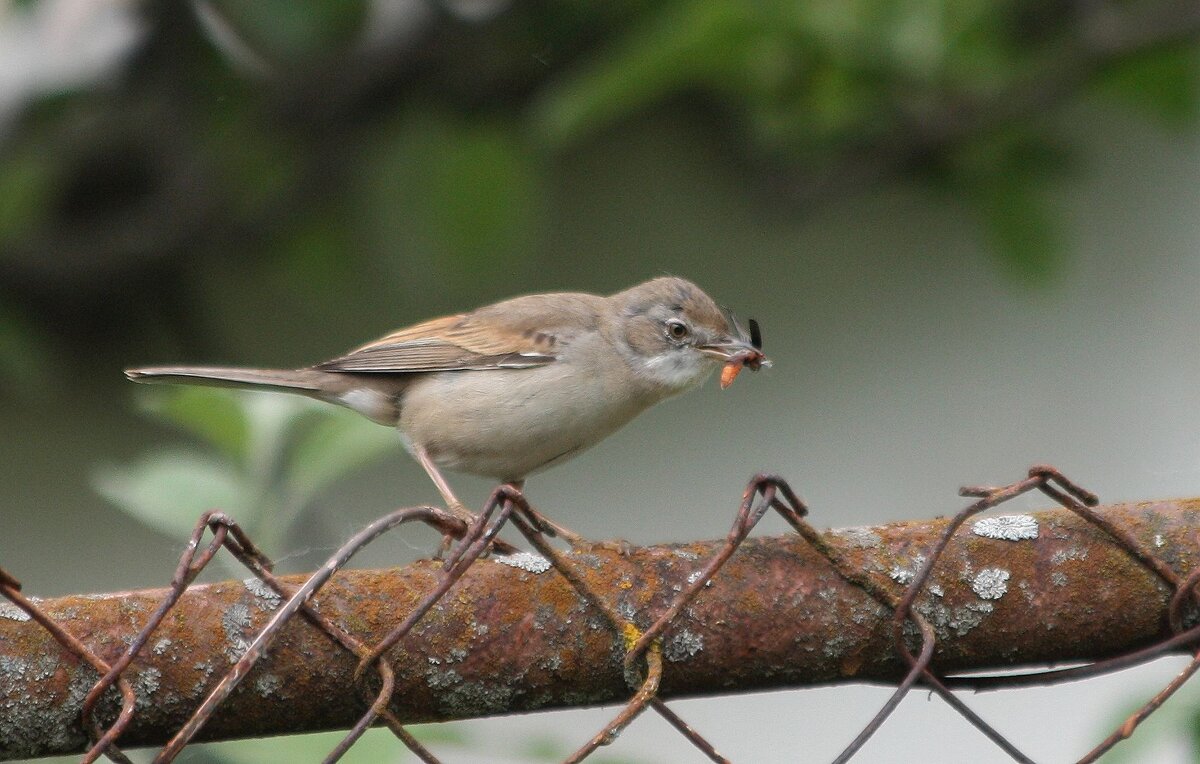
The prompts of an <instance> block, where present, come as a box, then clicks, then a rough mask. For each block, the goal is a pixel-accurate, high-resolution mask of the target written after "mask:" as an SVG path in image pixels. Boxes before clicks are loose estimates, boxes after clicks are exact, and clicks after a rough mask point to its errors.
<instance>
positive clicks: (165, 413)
mask: <svg viewBox="0 0 1200 764" xmlns="http://www.w3.org/2000/svg"><path fill="white" fill-rule="evenodd" d="M242 400H243V399H242V398H241V397H240V396H239V395H238V394H237V393H235V392H233V391H230V390H218V389H214V388H208V387H177V388H172V389H169V390H166V389H164V390H153V391H148V392H147V394H146V395H145V396H143V397H142V406H143V408H144V409H145V410H146V411H147V412H149V413H152V414H154V415H156V416H159V417H162V418H163V419H165V420H167V421H169V422H171V423H173V424H176V425H178V426H180V427H182V428H183V429H184V430H186V431H188V432H190V433H192V434H193V435H196V436H198V437H199V438H200V439H202V440H203V441H204V442H205V443H208V444H209V445H211V446H213V447H214V448H216V449H217V450H218V451H220V452H221V453H222V454H224V455H225V456H227V457H229V458H230V459H232V460H233V461H235V462H239V463H240V462H241V461H243V460H244V459H245V458H246V449H247V448H248V446H249V440H250V432H249V423H248V421H247V415H246V411H245V407H244V405H243V403H242Z"/></svg>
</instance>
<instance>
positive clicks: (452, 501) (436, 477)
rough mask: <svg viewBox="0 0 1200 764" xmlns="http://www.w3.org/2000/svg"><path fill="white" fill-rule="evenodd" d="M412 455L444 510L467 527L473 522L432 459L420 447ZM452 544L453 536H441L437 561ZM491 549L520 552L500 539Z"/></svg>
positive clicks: (472, 518) (494, 542)
mask: <svg viewBox="0 0 1200 764" xmlns="http://www.w3.org/2000/svg"><path fill="white" fill-rule="evenodd" d="M412 451H413V455H414V456H415V457H416V458H417V462H418V463H419V464H420V465H421V467H422V468H424V470H425V474H427V475H429V479H430V480H432V481H433V484H434V485H435V486H437V489H438V493H440V494H441V495H442V500H443V501H445V502H446V509H447V510H449V512H450V514H452V515H454V516H455V517H457V518H458V519H459V520H462V521H463V522H464V523H466V524H467V525H470V524H471V523H473V522H475V519H476V515H475V513H474V512H472V511H471V510H469V509H467V507H466V505H465V504H463V503H462V502H461V501H459V500H458V497H457V496H455V495H454V491H452V490H451V489H450V484H449V483H447V482H446V478H444V477H442V473H441V472H440V471H439V470H438V468H437V465H436V464H434V463H433V459H430V458H429V454H428V453H427V452H426V451H425V449H424V448H422V447H421V446H417V445H414V446H413V449H412ZM453 544H454V537H453V536H449V535H447V536H442V545H441V547H439V548H438V553H437V559H439V560H440V559H441V558H442V557H444V556H445V554H446V552H447V551H449V550H450V547H451V546H452V545H453ZM492 549H494V550H495V551H497V552H499V553H501V554H512V553H514V552H517V551H520V550H518V549H517V548H516V547H515V546H513V545H512V544H509V543H508V542H506V541H501V540H500V539H495V540H494V541H492Z"/></svg>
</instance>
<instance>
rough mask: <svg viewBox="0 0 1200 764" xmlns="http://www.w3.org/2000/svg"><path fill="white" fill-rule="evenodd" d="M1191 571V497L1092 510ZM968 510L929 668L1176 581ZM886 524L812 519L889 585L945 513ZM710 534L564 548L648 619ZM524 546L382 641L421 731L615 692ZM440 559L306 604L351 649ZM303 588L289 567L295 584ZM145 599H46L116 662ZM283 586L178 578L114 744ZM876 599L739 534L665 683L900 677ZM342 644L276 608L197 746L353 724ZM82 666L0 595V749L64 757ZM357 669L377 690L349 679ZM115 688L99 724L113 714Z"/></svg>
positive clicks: (611, 649) (1062, 651)
mask: <svg viewBox="0 0 1200 764" xmlns="http://www.w3.org/2000/svg"><path fill="white" fill-rule="evenodd" d="M1097 511H1098V512H1101V513H1103V514H1105V515H1106V516H1108V517H1109V518H1111V519H1112V520H1113V522H1114V523H1116V524H1117V525H1119V526H1121V527H1124V528H1127V529H1129V531H1130V532H1131V533H1132V534H1133V535H1134V536H1136V537H1138V538H1139V539H1141V541H1142V542H1143V544H1144V545H1145V547H1146V548H1148V549H1151V550H1154V552H1155V553H1156V555H1157V556H1158V557H1159V559H1161V560H1163V561H1164V562H1166V563H1167V564H1168V565H1170V566H1171V567H1173V568H1174V569H1175V570H1177V571H1179V573H1180V575H1181V576H1185V575H1187V573H1188V572H1189V570H1190V569H1191V567H1192V566H1194V565H1195V564H1196V562H1197V561H1198V560H1200V538H1197V534H1196V533H1195V531H1194V529H1195V528H1196V527H1198V526H1200V499H1189V500H1181V501H1169V502H1158V503H1144V504H1129V505H1115V506H1109V507H1102V508H1099V509H1098V510H1097ZM1007 517H1008V518H1009V519H996V518H985V519H984V520H982V521H977V523H975V524H968V526H967V528H965V529H964V531H963V532H962V533H961V534H960V535H959V536H958V537H957V538H956V539H955V541H954V542H953V543H951V545H950V546H949V547H948V549H947V550H946V553H945V555H944V557H943V558H942V560H941V561H940V563H939V564H938V566H937V568H936V569H935V571H934V574H933V576H932V579H931V581H930V584H929V586H928V587H927V588H926V591H925V592H924V593H923V594H922V595H921V596H920V597H919V598H918V600H917V610H918V612H920V613H921V614H922V615H923V616H924V617H925V618H926V619H927V620H928V621H929V622H930V623H931V624H932V626H933V627H934V629H935V631H936V633H937V637H938V641H937V654H936V657H935V659H934V664H933V665H934V668H935V669H936V670H937V671H938V672H941V673H944V672H950V671H956V670H966V669H970V670H981V669H988V668H994V667H1009V666H1014V665H1030V664H1042V663H1047V662H1060V661H1080V660H1092V659H1097V658H1102V657H1106V656H1111V655H1113V654H1116V653H1120V652H1124V651H1128V650H1131V649H1134V648H1137V647H1141V646H1145V645H1147V644H1149V643H1151V642H1152V641H1154V640H1156V639H1159V638H1162V637H1164V636H1166V635H1167V634H1168V633H1169V631H1168V628H1167V618H1166V612H1167V607H1168V602H1169V599H1170V596H1171V592H1170V591H1169V590H1168V587H1167V586H1166V585H1164V584H1163V583H1162V581H1161V579H1160V578H1158V577H1157V576H1155V575H1154V574H1153V573H1152V572H1150V571H1149V570H1147V569H1146V568H1145V567H1143V566H1142V565H1141V564H1140V563H1139V562H1137V561H1136V560H1135V559H1133V558H1132V556H1131V555H1130V554H1129V552H1127V551H1126V550H1124V549H1122V548H1120V547H1119V546H1117V545H1116V543H1114V542H1113V541H1112V539H1110V538H1109V537H1108V536H1107V535H1106V534H1104V533H1103V532H1101V531H1099V530H1097V529H1096V528H1095V527H1094V526H1092V525H1090V524H1088V523H1087V522H1085V521H1084V520H1082V519H1080V518H1079V517H1078V516H1076V515H1074V514H1072V513H1070V512H1067V511H1065V510H1053V511H1045V512H1037V513H1031V514H1024V515H1019V516H1007ZM944 523H945V521H944V520H934V521H929V522H905V523H896V524H892V525H886V526H877V527H870V528H852V529H844V530H838V531H830V532H829V533H828V536H827V537H828V540H829V542H830V543H831V544H832V545H834V546H836V547H838V548H840V549H841V550H843V551H844V553H845V555H846V557H845V559H846V560H847V561H849V562H851V563H852V564H853V565H854V566H855V567H856V568H857V569H859V570H862V571H863V572H865V573H866V574H867V575H869V576H870V577H872V578H873V579H877V580H878V581H879V583H880V585H881V586H887V587H894V588H895V591H896V594H897V596H899V595H900V594H901V593H902V591H903V588H904V585H905V583H907V581H908V580H909V579H910V577H911V575H912V573H913V571H914V570H916V568H917V567H918V566H919V564H920V562H921V561H922V560H923V554H924V552H925V551H926V550H928V549H929V548H930V547H931V546H932V545H933V543H934V541H935V539H936V538H937V535H938V534H939V533H940V532H941V529H942V528H943V527H944ZM716 548H717V543H716V542H695V543H689V544H679V545H671V546H654V547H644V548H636V549H634V550H632V552H631V553H630V554H629V555H627V556H622V555H621V554H618V553H617V552H615V551H611V550H608V549H606V548H603V547H597V548H596V549H595V550H593V551H592V552H590V553H573V554H571V555H568V559H569V560H570V561H571V562H572V563H573V564H574V565H576V566H577V567H578V570H579V571H580V572H581V574H582V576H583V577H584V578H585V579H586V581H587V582H588V584H589V586H590V587H591V588H592V589H594V590H595V591H596V592H600V593H603V594H604V596H606V597H607V598H608V599H609V602H610V603H611V604H612V606H613V607H614V608H615V610H616V611H617V612H620V613H622V614H627V615H628V616H629V617H631V618H632V620H633V621H635V622H636V623H639V624H642V625H643V626H644V625H648V624H649V623H651V622H652V621H653V620H654V618H655V617H656V615H658V614H660V613H661V612H663V611H664V610H665V609H666V608H667V607H668V606H669V604H670V602H671V600H672V598H673V597H675V596H676V595H677V593H678V592H679V591H680V590H681V589H682V588H683V587H685V586H686V585H687V583H688V578H689V576H691V575H692V574H694V573H695V572H696V571H698V570H700V569H701V567H702V566H703V565H704V562H705V560H706V559H707V557H708V556H709V555H711V554H712V553H713V551H714V550H715V549H716ZM539 562H540V558H536V557H533V556H522V557H518V558H500V557H492V558H490V559H483V560H480V561H478V562H476V563H475V564H474V565H473V566H472V567H471V569H470V570H469V571H468V572H467V574H466V575H465V576H464V577H463V579H462V580H461V581H460V582H459V583H458V584H457V585H456V586H455V587H454V588H453V589H452V590H451V591H450V593H449V595H448V596H447V597H446V598H445V599H443V600H442V601H441V603H440V604H439V605H438V606H437V607H436V608H435V609H434V610H433V611H432V612H430V613H429V614H428V615H427V616H426V617H425V619H423V620H422V621H421V622H420V623H419V624H418V625H417V626H416V628H415V629H414V630H413V631H412V633H410V634H409V635H408V636H406V637H405V638H404V640H403V641H402V642H401V643H400V644H399V645H398V647H397V648H395V649H394V650H392V651H391V653H390V654H389V658H390V660H391V662H392V665H393V667H394V670H395V676H396V692H395V694H394V696H393V701H392V709H393V711H394V712H395V714H396V715H397V717H398V718H399V719H400V720H401V721H413V722H417V721H435V720H451V719H463V718H468V717H477V716H486V715H491V714H503V713H510V712H514V711H530V710H535V709H542V708H561V707H568V706H578V705H584V704H597V703H606V702H613V703H615V702H623V701H625V700H626V699H627V698H628V696H629V694H630V690H629V688H628V686H627V685H626V680H625V677H624V675H623V673H622V659H623V657H624V642H623V641H622V639H620V638H618V637H617V636H616V635H614V634H613V632H612V630H611V628H610V627H609V625H608V622H607V621H606V620H605V619H604V618H603V617H601V616H600V614H599V613H597V612H596V611H595V610H594V609H593V608H592V607H591V606H589V605H587V604H586V603H584V602H583V601H582V600H581V599H580V598H579V597H578V596H577V595H576V593H575V591H574V590H573V589H572V588H571V587H570V586H569V585H568V584H567V583H566V581H564V579H563V578H562V577H561V576H560V575H559V574H558V573H556V572H555V570H554V569H553V568H548V567H546V566H544V565H540V564H538V563H539ZM439 571H440V568H439V566H438V564H436V563H433V562H418V563H416V564H413V565H410V566H407V567H405V568H400V569H394V570H363V571H347V572H343V573H338V574H337V575H336V576H335V578H334V579H333V581H332V582H331V583H329V584H328V585H327V586H326V587H325V588H324V589H322V590H321V591H320V593H319V594H318V595H317V596H316V598H315V599H314V602H315V603H316V606H317V608H318V610H319V612H320V613H321V614H322V615H324V616H326V617H328V618H330V619H331V620H332V621H334V622H335V623H337V624H340V625H341V626H342V627H343V628H344V629H345V630H346V631H348V632H350V633H351V634H354V635H355V636H357V637H358V638H359V639H361V640H362V641H363V642H364V643H367V644H372V643H374V642H377V641H378V640H380V639H381V638H382V637H383V636H384V635H385V634H387V633H388V631H389V630H390V629H391V628H392V627H393V626H394V625H396V624H397V623H398V622H400V621H401V620H403V618H404V616H405V614H406V613H407V612H408V611H409V610H410V609H411V608H412V607H413V605H414V603H415V602H417V600H418V599H419V598H420V597H421V595H422V594H423V593H424V592H426V591H428V590H430V589H431V588H432V587H434V586H435V584H436V581H437V578H438V576H439ZM287 580H288V581H290V582H291V583H292V584H294V585H296V584H299V583H300V582H301V581H302V580H303V577H290V578H288V579H287ZM163 596H164V590H144V591H135V592H122V593H118V594H106V595H81V596H71V597H62V598H58V599H55V600H47V601H44V602H42V603H41V607H42V608H43V609H44V610H45V611H47V612H48V613H49V614H50V615H51V616H52V617H53V618H54V619H55V620H56V621H57V622H58V623H60V624H61V625H63V626H64V627H65V628H66V629H67V630H68V631H70V632H71V633H73V634H75V635H76V636H78V637H79V638H80V639H81V640H83V641H84V642H85V643H86V644H88V645H89V646H90V647H91V648H92V650H93V651H94V652H95V653H96V654H97V655H99V656H100V657H101V658H103V659H105V660H107V661H110V662H111V661H113V660H115V659H116V657H117V656H118V655H119V654H120V652H121V651H122V650H123V649H124V648H125V646H126V644H127V642H128V640H129V638H130V636H131V635H133V634H134V633H136V631H137V630H138V629H140V628H141V626H142V625H143V624H144V623H145V621H146V619H147V617H148V615H149V613H151V612H152V611H153V610H154V608H155V607H156V605H157V604H158V602H159V600H160V599H161V598H162V597H163ZM279 604H280V598H279V597H278V596H276V595H275V594H274V593H273V592H271V591H270V590H269V589H267V588H266V587H265V586H264V585H263V584H261V583H260V582H258V581H257V580H256V579H250V580H249V581H247V582H241V581H232V582H226V583H220V584H212V585H197V586H194V587H192V588H191V589H189V590H188V591H187V592H186V593H185V594H184V595H183V597H182V599H181V600H180V602H179V604H178V605H177V606H176V608H175V609H173V610H172V611H171V612H170V614H169V615H168V617H167V619H166V620H165V621H164V622H163V624H162V625H161V626H160V628H159V629H158V631H156V632H155V634H154V635H153V636H152V638H151V639H150V641H149V643H148V644H147V647H146V649H145V651H144V653H143V654H142V655H140V656H139V657H138V658H137V659H136V660H135V661H134V663H133V664H132V666H131V667H130V669H129V671H128V672H127V673H126V677H127V678H129V679H130V680H131V681H132V683H133V686H134V688H135V690H136V692H137V695H138V703H137V712H136V715H135V718H134V720H133V723H132V724H131V726H130V727H129V728H128V730H127V731H126V732H125V733H124V734H123V735H122V736H121V739H120V741H119V742H120V744H121V745H123V746H136V745H139V744H161V743H163V742H165V741H166V740H167V739H168V738H169V737H170V736H171V734H173V732H174V731H175V730H176V729H178V727H179V726H180V725H181V724H182V723H183V721H184V720H185V719H186V718H187V717H188V715H189V714H190V713H191V712H192V710H194V709H195V707H196V706H197V705H198V704H199V703H200V702H201V701H202V700H203V698H204V697H205V696H206V694H207V693H208V692H209V691H210V690H211V689H212V687H213V686H214V685H215V683H216V682H217V681H218V680H219V679H220V677H221V675H222V674H223V673H224V672H225V671H226V670H228V669H229V667H230V666H231V665H232V663H233V662H234V661H236V659H237V658H238V657H239V656H240V654H241V653H242V651H243V650H244V648H245V647H246V645H247V644H248V642H249V641H250V640H251V639H253V637H254V635H255V634H256V633H257V632H258V631H259V630H260V629H262V628H263V626H264V625H265V624H266V622H267V620H268V619H269V618H270V617H271V615H272V613H273V611H274V610H275V609H276V608H278V606H279ZM890 616H891V613H890V612H888V611H887V610H886V609H885V608H884V607H883V606H881V605H880V604H879V603H878V602H877V601H876V600H875V599H873V598H872V597H871V596H869V595H868V594H866V593H865V592H864V591H862V589H860V588H859V587H857V586H856V585H854V584H851V583H849V582H847V581H846V580H845V579H843V578H842V577H841V576H840V575H838V574H837V573H836V572H835V571H834V570H833V568H832V567H831V565H830V563H829V562H828V561H827V560H826V559H825V558H824V557H822V556H821V555H820V554H818V553H816V552H815V551H814V550H813V549H812V548H811V547H809V546H808V545H806V544H805V543H804V542H803V541H802V540H801V539H800V538H799V537H797V536H784V537H777V538H761V539H751V540H749V541H747V542H746V543H745V544H744V545H743V546H742V547H741V548H740V549H739V550H738V551H737V553H736V554H735V555H734V556H733V558H732V559H731V560H730V561H729V563H728V564H727V565H726V566H725V567H724V568H722V569H721V571H720V572H719V574H718V575H717V577H716V579H715V580H714V581H713V583H712V585H711V587H709V588H707V589H706V590H704V591H703V592H702V593H701V594H700V596H699V597H698V598H697V599H696V600H695V602H694V603H693V604H691V605H690V606H689V607H687V608H686V609H685V610H684V611H683V612H682V613H681V614H680V615H679V617H678V618H677V619H675V621H674V622H673V623H672V626H671V627H670V628H669V629H668V630H667V632H666V633H665V635H664V637H663V656H664V658H665V665H666V669H665V672H664V675H663V679H662V686H661V695H662V697H664V698H667V699H669V698H671V697H673V696H680V695H690V696H695V695H705V694H717V693H722V694H727V693H730V692H739V691H750V690H757V689H764V688H786V687H804V686H810V685H816V684H831V683H840V682H862V681H877V682H888V681H895V680H897V679H898V678H899V677H901V676H903V674H904V671H905V667H904V666H903V665H902V663H901V661H900V659H899V658H898V657H897V652H896V650H895V649H894V647H893V645H892V643H891V630H890V624H889V619H890ZM357 663H358V658H357V657H356V656H354V655H352V654H350V653H349V652H347V651H346V650H345V649H344V648H342V647H340V646H339V645H338V644H337V643H335V642H334V641H333V640H332V639H331V638H330V637H329V636H327V635H326V634H325V633H324V632H322V631H320V630H319V629H318V628H316V627H315V626H313V625H312V624H311V623H310V622H309V621H308V620H305V619H303V618H295V619H293V620H292V621H291V622H289V623H288V624H287V625H286V627H285V629H284V631H283V634H282V636H281V637H280V638H279V640H278V641H276V642H275V643H274V644H273V646H272V647H271V648H270V651H269V653H268V655H267V656H266V657H265V658H264V659H263V660H262V661H260V662H259V664H258V665H257V666H256V667H255V668H254V669H253V671H252V672H251V674H250V675H249V676H248V677H247V679H246V681H244V682H242V683H241V685H240V686H239V687H238V689H237V690H236V691H235V692H234V694H233V695H232V696H231V697H230V698H229V699H228V700H227V701H226V702H225V703H224V704H223V705H222V707H221V708H220V710H219V711H218V712H217V714H216V716H214V717H213V719H212V721H211V722H210V723H209V724H208V725H207V726H206V727H205V729H204V731H203V734H202V736H203V737H204V738H205V739H223V738H234V737H244V736H261V735H270V734H281V733H293V732H302V731H312V730H321V729H334V728H345V727H348V726H349V725H351V724H353V723H354V721H355V720H356V719H357V718H358V717H359V715H360V714H361V712H362V710H363V707H364V703H366V702H367V701H366V700H364V698H366V697H369V696H368V695H367V694H365V693H364V691H363V690H364V688H361V687H356V686H355V682H354V679H353V675H354V669H355V666H356V664H357ZM96 679H97V676H96V673H95V671H94V670H93V669H91V668H90V667H89V666H87V665H86V664H85V663H83V662H81V661H79V660H78V659H76V658H75V657H73V656H72V655H70V654H69V653H68V652H66V651H65V650H64V649H63V648H61V647H60V646H59V644H58V643H57V642H55V641H54V639H53V638H52V637H51V636H50V635H49V634H48V633H47V632H46V631H45V630H44V629H43V628H42V627H40V626H39V625H38V624H37V623H34V622H33V621H31V620H28V619H27V618H26V617H25V614H24V613H23V612H21V611H19V610H17V609H16V608H15V607H13V606H11V605H8V604H7V603H0V759H12V758H20V757H30V756H41V755H49V754H61V753H70V752H75V751H80V750H82V749H83V748H84V747H85V736H84V734H83V731H82V729H81V728H80V726H79V718H80V707H81V703H82V700H83V697H84V695H85V694H86V693H87V691H88V689H89V688H90V687H91V686H92V684H93V683H94V682H95V681H96ZM365 681H367V682H371V681H373V680H372V679H371V675H370V674H368V675H367V679H365ZM116 707H117V700H116V697H115V693H113V697H112V698H111V699H107V700H106V702H102V703H101V706H100V709H99V716H100V718H101V720H102V721H104V722H108V721H110V720H111V718H112V714H113V713H115V709H116Z"/></svg>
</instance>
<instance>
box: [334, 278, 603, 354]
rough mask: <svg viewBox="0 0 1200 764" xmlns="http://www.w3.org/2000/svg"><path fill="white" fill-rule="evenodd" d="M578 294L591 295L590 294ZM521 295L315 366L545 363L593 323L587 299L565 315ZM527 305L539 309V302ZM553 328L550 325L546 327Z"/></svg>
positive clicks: (421, 325) (397, 333)
mask: <svg viewBox="0 0 1200 764" xmlns="http://www.w3.org/2000/svg"><path fill="white" fill-rule="evenodd" d="M542 297H550V295H543V296H542ZM563 297H564V298H565V297H575V296H574V295H570V296H568V295H563ZM580 297H589V298H590V295H587V296H585V295H580ZM525 299H528V298H517V300H510V301H508V302H507V303H499V304H497V305H493V306H490V307H488V308H484V309H481V310H478V311H475V312H474V313H464V314H459V315H455V316H445V317H443V318H435V319H432V320H430V321H424V322H422V323H419V324H416V325H414V326H410V327H407V328H404V329H398V330H396V331H394V332H392V333H391V334H388V335H386V336H384V337H381V338H380V339H378V340H375V341H374V342H370V343H368V344H366V345H363V346H362V347H360V348H357V349H356V350H353V351H351V352H350V353H348V354H346V355H344V356H342V357H340V358H334V359H333V360H330V361H326V362H324V363H320V364H317V365H316V367H314V368H317V369H321V370H323V371H340V372H363V373H405V372H426V371H456V370H464V369H524V368H529V367H532V366H543V365H545V364H548V363H553V362H554V361H555V360H556V359H557V358H558V353H559V351H561V349H562V347H563V346H564V345H565V344H566V343H567V341H569V339H570V337H572V336H574V335H575V334H577V333H578V331H579V330H580V329H582V328H585V327H586V325H587V324H588V323H590V322H591V321H594V318H593V316H594V311H593V310H592V306H591V305H590V304H588V302H584V303H582V304H579V305H577V306H575V305H572V306H571V307H575V308H577V309H576V310H567V311H566V315H565V316H564V313H563V312H562V311H553V310H552V311H550V312H549V313H548V314H547V313H546V312H543V311H541V310H535V311H530V310H529V306H527V305H519V304H516V303H518V301H523V300H525ZM531 305H535V306H538V307H540V305H539V304H538V303H532V304H531ZM547 307H553V306H547ZM564 307H566V306H564ZM551 326H552V327H554V328H547V327H551Z"/></svg>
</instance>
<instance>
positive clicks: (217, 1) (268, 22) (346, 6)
mask: <svg viewBox="0 0 1200 764" xmlns="http://www.w3.org/2000/svg"><path fill="white" fill-rule="evenodd" d="M366 5H367V4H366V3H365V2H363V1H362V0H354V1H353V2H347V1H346V0H309V1H308V2H305V3H294V2H291V1H290V0H212V9H213V13H214V14H215V16H216V18H217V19H218V20H219V23H220V24H221V25H222V26H224V27H226V28H227V29H228V31H229V32H231V33H232V34H233V35H235V36H236V38H237V40H238V42H239V43H240V45H242V46H247V47H249V49H250V50H251V51H252V52H253V53H254V54H256V55H257V56H258V57H261V58H264V59H268V60H270V59H274V60H276V61H284V62H289V61H290V62H298V61H301V60H303V59H306V58H314V57H320V56H324V55H328V54H330V53H334V52H337V51H339V50H341V49H344V48H346V47H348V46H349V44H350V43H351V42H352V41H353V40H355V39H357V37H358V34H359V32H360V30H361V29H362V25H363V21H364V19H365V17H366ZM218 42H221V40H219V39H218Z"/></svg>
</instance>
